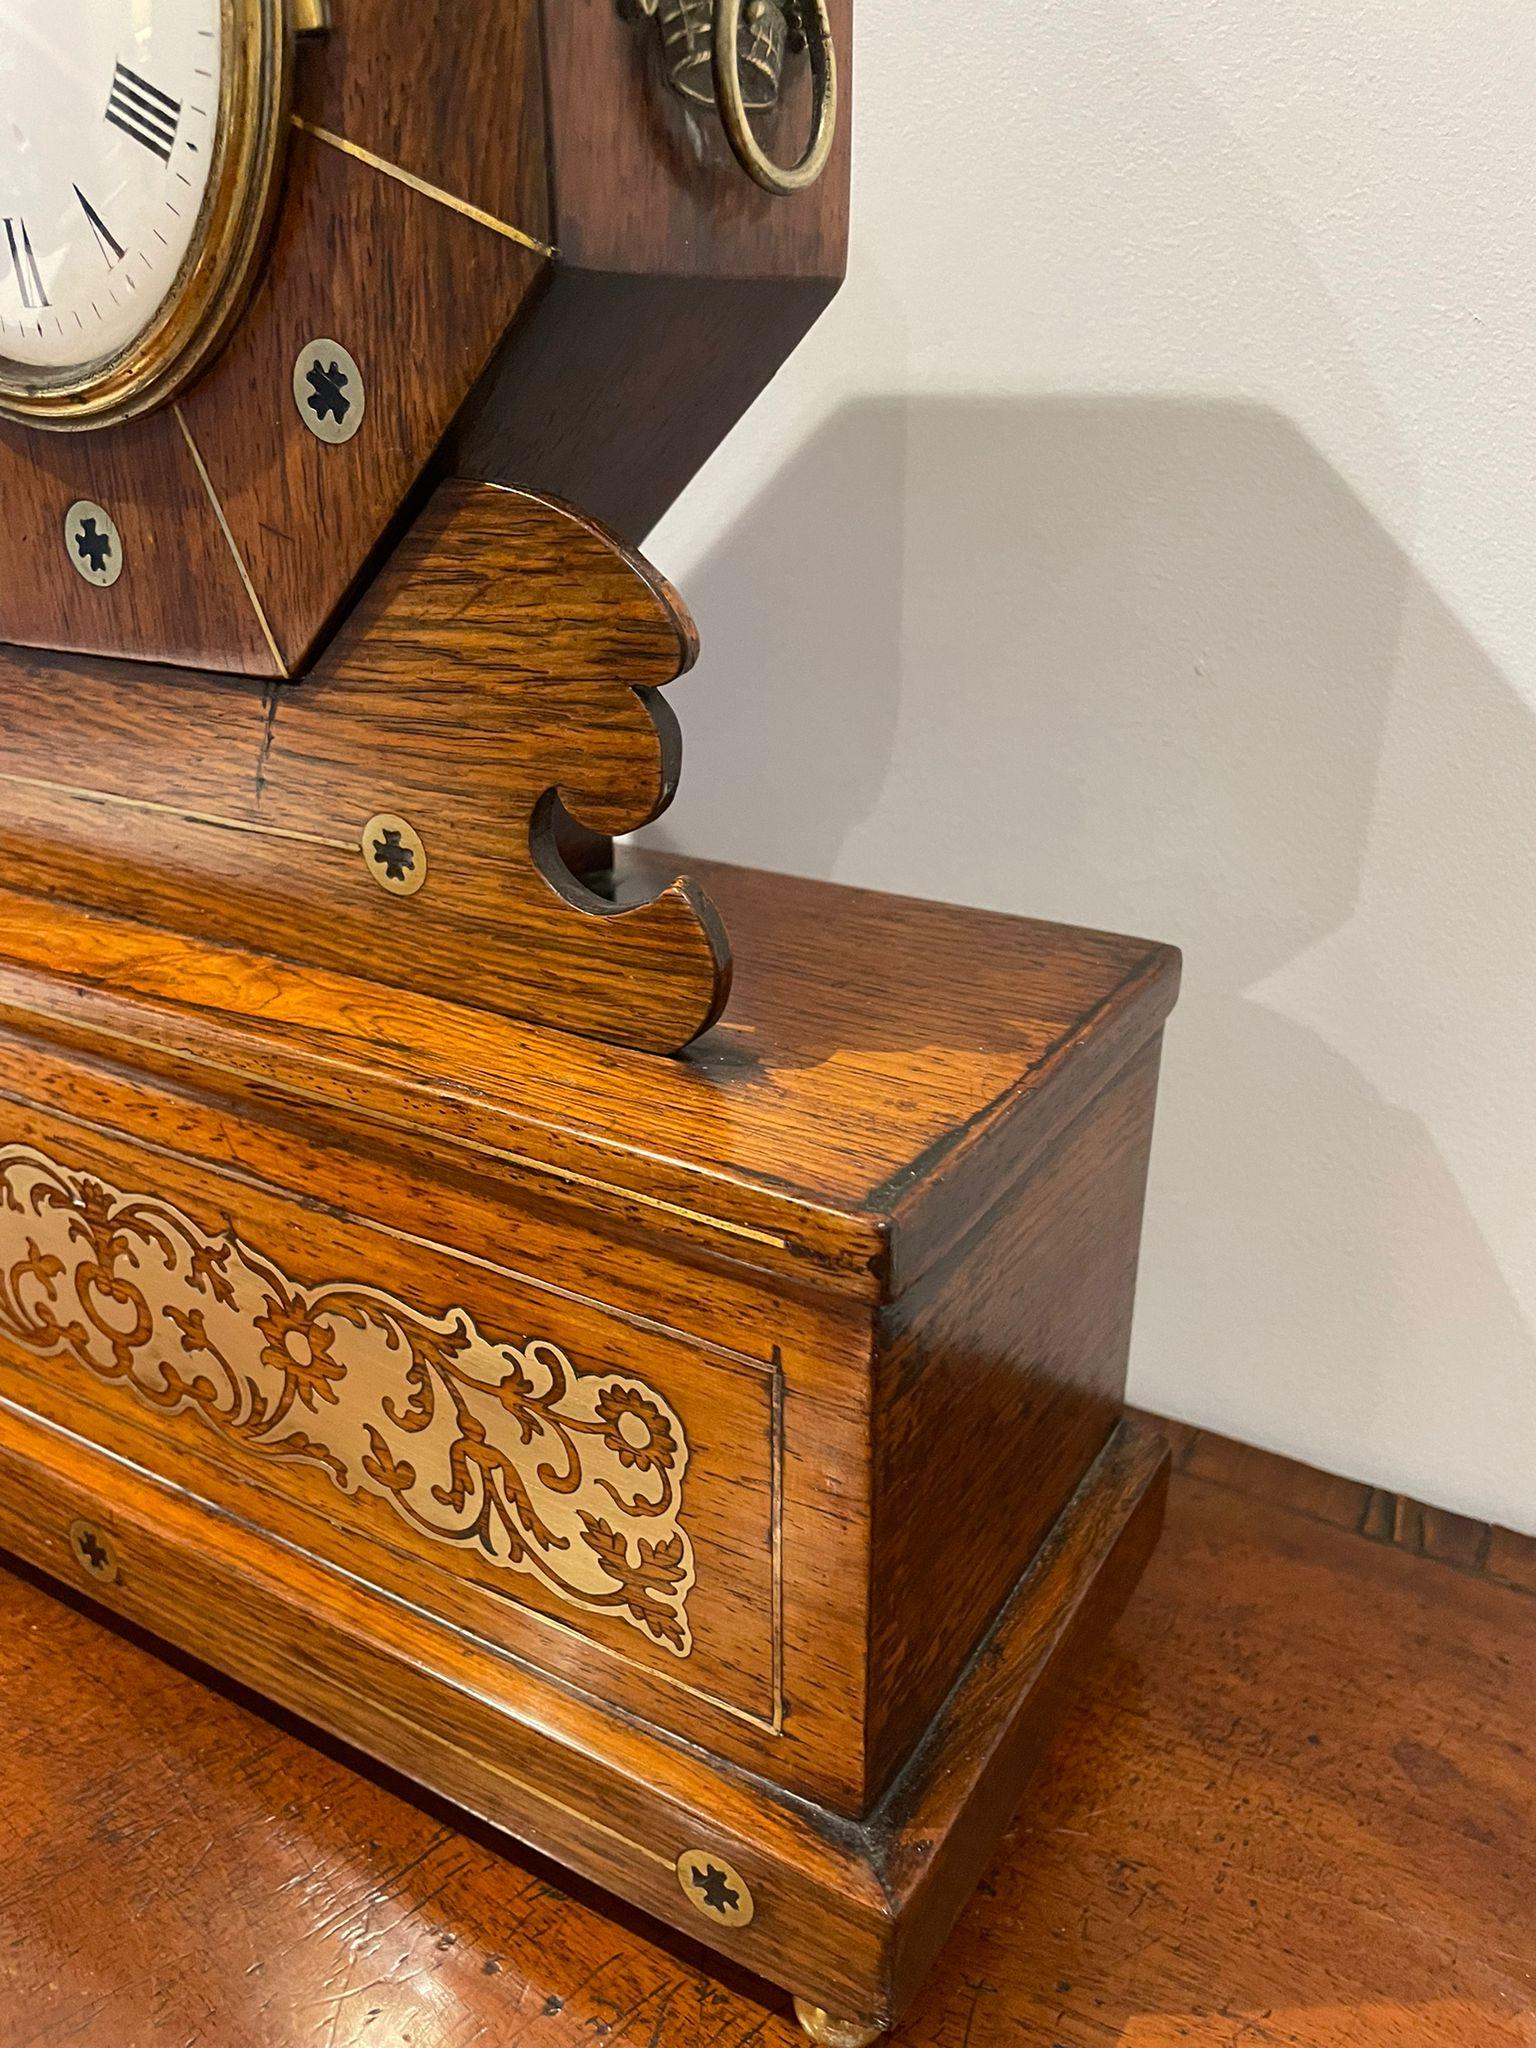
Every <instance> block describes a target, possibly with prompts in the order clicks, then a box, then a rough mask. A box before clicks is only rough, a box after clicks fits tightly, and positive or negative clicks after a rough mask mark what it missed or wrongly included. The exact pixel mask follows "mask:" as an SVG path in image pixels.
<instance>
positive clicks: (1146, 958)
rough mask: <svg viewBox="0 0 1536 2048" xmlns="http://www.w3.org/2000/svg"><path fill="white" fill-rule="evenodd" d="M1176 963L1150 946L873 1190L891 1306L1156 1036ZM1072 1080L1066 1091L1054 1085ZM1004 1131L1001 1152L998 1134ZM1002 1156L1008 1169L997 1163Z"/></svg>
mask: <svg viewBox="0 0 1536 2048" xmlns="http://www.w3.org/2000/svg"><path fill="white" fill-rule="evenodd" d="M1182 972H1183V957H1182V955H1181V954H1180V953H1179V952H1178V950H1177V948H1176V947H1173V946H1164V945H1156V944H1154V945H1150V946H1148V948H1147V951H1146V953H1145V954H1144V955H1143V956H1142V958H1141V959H1139V960H1138V961H1137V962H1136V964H1135V966H1134V967H1132V968H1131V969H1130V971H1129V972H1128V973H1127V974H1126V975H1125V976H1124V977H1123V978H1122V979H1121V980H1120V981H1119V982H1118V983H1117V984H1116V985H1115V987H1114V988H1112V989H1110V990H1109V991H1108V992H1107V993H1106V994H1105V995H1104V996H1103V997H1102V998H1101V999H1100V1001H1099V1002H1098V1003H1097V1004H1096V1005H1095V1006H1094V1008H1093V1009H1091V1010H1089V1011H1087V1012H1085V1013H1084V1015H1083V1016H1081V1017H1080V1018H1078V1019H1076V1020H1075V1022H1074V1023H1073V1025H1072V1026H1071V1028H1070V1029H1069V1030H1067V1031H1065V1032H1063V1033H1062V1035H1061V1037H1060V1038H1058V1039H1057V1040H1056V1041H1055V1043H1054V1044H1053V1045H1051V1046H1050V1047H1049V1048H1048V1049H1047V1050H1046V1051H1045V1052H1044V1053H1042V1054H1041V1056H1040V1057H1039V1058H1038V1059H1036V1060H1034V1061H1032V1062H1031V1064H1030V1066H1029V1068H1028V1070H1027V1071H1026V1072H1025V1073H1024V1074H1022V1075H1021V1076H1020V1077H1019V1079H1018V1080H1017V1081H1015V1082H1014V1083H1013V1085H1012V1086H1011V1087H1009V1088H1007V1089H1005V1090H1004V1091H1003V1093H1002V1094H1000V1095H999V1096H997V1097H996V1099H995V1100H994V1101H992V1102H990V1103H989V1104H988V1105H987V1106H986V1107H985V1108H984V1109H982V1110H980V1111H978V1112H977V1114H976V1115H975V1116H973V1117H972V1118H971V1119H970V1120H969V1122H967V1123H965V1124H964V1125H962V1126H960V1127H959V1128H957V1129H956V1130H954V1131H952V1132H949V1133H947V1134H946V1136H945V1137H944V1139H943V1140H941V1142H940V1143H939V1144H937V1145H935V1146H933V1147H931V1148H930V1149H929V1151H928V1152H927V1153H926V1154H924V1155H923V1156H922V1157H920V1158H918V1159H916V1160H914V1161H912V1162H911V1163H910V1164H909V1165H908V1166H906V1167H904V1168H903V1169H902V1172H901V1173H900V1175H898V1176H897V1177H896V1178H895V1179H893V1180H891V1181H889V1182H887V1183H886V1184H885V1185H884V1186H883V1187H881V1188H879V1189H877V1190H876V1191H875V1193H874V1194H873V1195H872V1196H871V1197H870V1199H869V1201H868V1203H867V1204H866V1208H867V1209H868V1210H869V1211H870V1212H871V1213H872V1214H879V1215H882V1216H885V1217H887V1218H888V1222H887V1224H886V1229H887V1234H888V1242H887V1259H888V1271H887V1275H886V1286H887V1290H888V1293H889V1296H890V1297H891V1298H892V1299H894V1298H897V1297H899V1296H901V1295H903V1294H904V1293H906V1291H907V1290H908V1289H909V1288H911V1287H912V1286H914V1285H915V1284H916V1282H917V1281H918V1280H919V1279H921V1278H922V1276H923V1274H924V1273H926V1272H927V1271H928V1270H929V1268H930V1267H932V1266H934V1265H936V1264H937V1263H938V1262H939V1261H940V1260H941V1259H943V1258H946V1257H947V1256H949V1254H950V1253H951V1252H952V1250H953V1249H954V1247H955V1245H956V1244H957V1243H958V1242H959V1241H960V1240H961V1239H962V1238H964V1237H967V1236H970V1235H971V1234H972V1233H973V1232H974V1231H975V1230H976V1229H977V1228H978V1227H979V1225H980V1223H981V1221H982V1219H983V1218H984V1217H985V1215H986V1214H987V1213H988V1212H989V1211H990V1210H991V1208H992V1207H993V1206H994V1205H995V1204H996V1203H997V1202H998V1201H1000V1200H1001V1199H1002V1198H1003V1197H1004V1196H1005V1195H1006V1194H1007V1192H1008V1191H1009V1189H1010V1188H1012V1187H1013V1186H1015V1185H1016V1184H1017V1183H1018V1181H1019V1179H1020V1178H1021V1177H1022V1176H1023V1175H1024V1174H1025V1173H1027V1172H1028V1171H1030V1170H1031V1167H1032V1165H1033V1164H1034V1162H1036V1161H1037V1160H1038V1159H1039V1158H1040V1157H1041V1156H1042V1155H1043V1153H1044V1152H1045V1151H1046V1149H1047V1148H1048V1147H1049V1146H1050V1145H1052V1144H1053V1143H1054V1142H1055V1141H1056V1139H1057V1138H1058V1137H1060V1136H1061V1134H1062V1132H1063V1131H1065V1130H1066V1129H1067V1127H1068V1126H1069V1125H1070V1124H1072V1123H1073V1122H1075V1121H1076V1120H1077V1118H1078V1117H1079V1116H1081V1115H1082V1114H1083V1112H1084V1110H1085V1109H1086V1107H1087V1106H1088V1104H1089V1103H1091V1102H1092V1101H1094V1100H1095V1099H1096V1098H1097V1097H1098V1096H1099V1095H1101V1094H1102V1093H1103V1091H1104V1089H1105V1088H1107V1087H1108V1086H1109V1084H1110V1083H1111V1082H1112V1081H1113V1080H1114V1079H1115V1077H1116V1075H1117V1074H1119V1073H1121V1072H1122V1071H1123V1069H1124V1068H1125V1067H1127V1066H1128V1065H1129V1064H1130V1062H1131V1061H1132V1060H1133V1059H1135V1058H1136V1056H1137V1054H1138V1053H1140V1052H1141V1050H1142V1048H1143V1047H1144V1046H1145V1045H1147V1044H1148V1042H1149V1041H1150V1040H1152V1039H1154V1038H1155V1037H1157V1035H1158V1034H1159V1033H1160V1032H1161V1030H1162V1028H1163V1026H1164V1024H1165V1023H1166V1022H1167V1020H1168V1017H1169V1014H1170V1012H1171V1011H1172V1010H1173V1007H1174V1005H1175V1004H1176V1003H1177V1001H1178V998H1179V983H1180V979H1181V976H1182ZM1067 1074H1070V1080H1071V1086H1070V1088H1069V1089H1066V1088H1063V1087H1061V1086H1058V1085H1055V1084H1056V1083H1058V1082H1059V1081H1060V1080H1061V1079H1062V1077H1063V1076H1065V1075H1067ZM1005 1122H1006V1123H1007V1126H1008V1129H1007V1139H1006V1143H1005V1144H1000V1143H999V1142H998V1131H999V1127H1000V1126H1001V1125H1002V1124H1004V1123H1005ZM1005 1154H1006V1160H1005Z"/></svg>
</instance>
